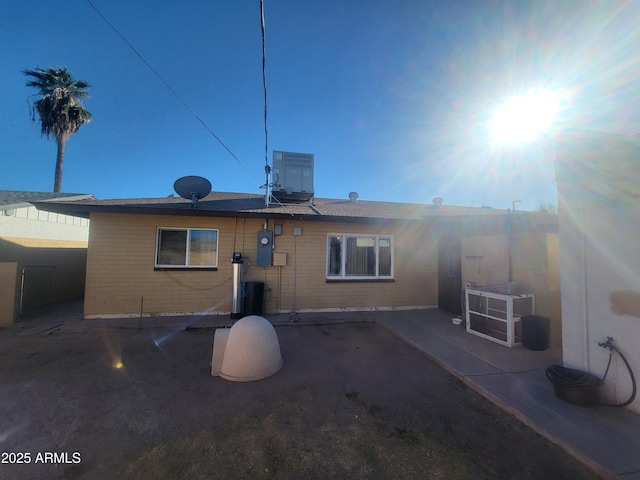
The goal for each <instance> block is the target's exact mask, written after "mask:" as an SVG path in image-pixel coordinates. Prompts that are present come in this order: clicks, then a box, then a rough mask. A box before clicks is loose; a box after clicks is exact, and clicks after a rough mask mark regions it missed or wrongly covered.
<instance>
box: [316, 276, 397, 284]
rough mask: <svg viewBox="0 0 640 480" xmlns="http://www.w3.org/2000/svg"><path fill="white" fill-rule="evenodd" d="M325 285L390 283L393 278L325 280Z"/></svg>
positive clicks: (393, 280)
mask: <svg viewBox="0 0 640 480" xmlns="http://www.w3.org/2000/svg"><path fill="white" fill-rule="evenodd" d="M325 281H326V283H392V282H395V281H396V280H395V279H394V278H342V277H341V278H327V279H325Z"/></svg>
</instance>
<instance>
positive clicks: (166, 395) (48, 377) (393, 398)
mask: <svg viewBox="0 0 640 480" xmlns="http://www.w3.org/2000/svg"><path fill="white" fill-rule="evenodd" d="M276 331H277V334H278V337H279V340H280V345H281V350H282V356H283V359H284V367H283V369H282V370H281V371H280V372H279V373H277V374H276V375H275V376H273V377H271V378H268V379H265V380H261V381H258V382H251V383H234V382H229V381H226V380H223V379H221V378H217V377H211V376H210V373H209V362H210V359H211V349H212V340H213V332H212V331H202V330H201V331H196V332H187V331H183V330H179V331H170V330H150V329H144V330H137V329H110V330H99V329H87V330H85V331H80V332H75V333H68V332H66V333H65V332H53V333H51V332H49V333H47V332H45V333H33V332H29V331H26V330H18V329H15V328H13V329H8V330H4V331H0V390H1V394H0V452H2V458H1V459H0V461H1V462H2V463H0V478H3V479H52V478H64V479H103V478H104V479H122V478H125V479H128V478H130V479H144V478H159V479H161V478H167V479H198V478H215V479H218V478H219V479H236V478H238V479H242V478H250V479H262V478H265V479H267V478H268V479H271V478H274V479H329V478H336V479H347V478H348V479H414V478H415V479H474V480H475V479H514V478H518V479H550V478H553V479H556V480H560V479H571V480H575V479H582V478H584V479H595V478H598V477H597V476H596V475H595V474H593V473H591V472H590V471H588V470H586V469H585V468H583V467H582V466H581V465H580V464H579V463H578V462H577V461H575V460H574V459H572V458H571V457H570V456H568V455H567V454H565V453H564V452H562V451H561V450H560V449H559V448H557V447H556V446H554V445H553V444H551V443H549V442H548V441H547V440H546V439H544V438H542V437H541V436H539V435H537V434H536V433H534V432H533V431H532V430H530V429H529V428H528V427H526V426H525V425H523V424H522V423H520V422H519V421H518V420H516V419H515V418H513V417H511V416H510V415H508V414H506V413H504V412H503V411H502V410H500V409H499V408H497V407H496V406H494V405H493V404H492V403H490V402H489V401H488V400H486V399H485V398H483V397H482V396H480V395H479V394H477V393H476V392H474V391H473V390H471V389H469V388H468V387H466V386H465V385H463V384H462V383H461V382H460V381H458V380H457V379H455V378H454V377H452V376H451V375H449V374H448V373H446V372H445V371H444V370H442V369H441V368H440V367H438V366H437V365H435V364H434V363H432V362H431V361H430V360H429V359H427V358H426V357H425V356H424V355H422V354H420V353H419V352H418V351H416V350H414V349H413V348H411V347H410V346H408V345H406V344H405V343H403V342H402V341H401V340H399V339H397V338H396V337H394V336H393V335H391V334H390V333H388V332H387V331H386V330H384V329H383V328H382V327H380V326H378V325H376V324H374V323H349V324H338V325H324V326H317V325H316V326H283V327H277V328H276ZM118 367H120V368H118ZM27 454H28V455H27ZM27 457H28V463H27ZM20 459H22V461H23V463H15V462H17V461H19V460H20Z"/></svg>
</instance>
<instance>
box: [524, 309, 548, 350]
mask: <svg viewBox="0 0 640 480" xmlns="http://www.w3.org/2000/svg"><path fill="white" fill-rule="evenodd" d="M522 346H523V347H527V348H529V349H531V350H546V349H547V348H549V319H548V318H546V317H539V316H538V315H525V316H524V317H522Z"/></svg>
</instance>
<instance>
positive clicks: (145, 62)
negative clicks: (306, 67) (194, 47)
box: [87, 0, 267, 183]
mask: <svg viewBox="0 0 640 480" xmlns="http://www.w3.org/2000/svg"><path fill="white" fill-rule="evenodd" d="M87 3H89V5H91V6H92V7H93V9H94V10H95V11H96V12H97V13H98V15H100V17H102V19H103V20H104V21H105V22H106V23H107V25H109V26H110V27H111V28H112V29H113V31H114V32H116V34H118V36H119V37H120V38H121V39H122V40H123V41H124V43H126V44H127V45H128V46H129V48H130V49H131V50H132V51H133V53H135V54H136V55H137V56H138V57H139V58H140V60H142V61H143V62H144V64H145V65H146V66H147V67H149V70H151V71H152V72H153V74H154V75H155V76H156V77H158V79H159V80H160V81H161V82H162V83H163V84H164V86H165V87H167V88H168V89H169V91H170V92H171V93H173V95H174V96H175V97H176V98H177V99H178V101H179V102H180V103H181V104H182V105H183V106H184V107H185V108H186V109H187V110H189V112H191V114H192V115H193V116H194V117H195V118H196V119H197V120H198V121H199V122H200V123H201V124H202V126H203V127H204V128H205V129H206V130H207V131H208V132H209V133H210V134H211V135H212V136H213V138H215V139H216V140H217V141H218V143H219V144H220V145H222V146H223V147H224V149H225V150H226V151H227V152H229V154H230V155H231V156H232V157H233V158H234V159H235V161H236V162H238V164H239V165H240V166H241V167H242V168H244V169H245V170H246V172H247V173H248V174H249V175H250V176H251V177H252V178H253V179H254V180H255V181H256V182H257V183H260V181H259V180H258V179H257V178H256V177H255V175H253V173H251V171H250V170H249V169H248V168H247V167H246V166H245V165H244V164H243V163H242V162H241V161H240V159H239V158H238V157H237V156H236V155H235V154H234V153H233V152H232V151H231V149H230V148H229V147H227V145H225V143H224V142H223V141H222V140H221V139H220V137H218V136H217V135H216V134H215V133H214V132H213V130H211V128H209V126H208V125H207V124H206V123H205V122H204V120H202V118H200V116H199V115H198V114H197V113H196V112H195V111H194V110H193V109H192V108H191V107H190V106H189V105H188V104H187V103H186V102H185V101H184V100H183V99H182V97H180V95H178V93H177V92H176V91H175V90H174V89H173V88H172V87H171V85H169V82H167V81H166V80H165V79H164V78H163V77H162V75H160V73H158V71H157V70H156V69H155V68H153V66H152V65H151V64H150V63H149V62H148V61H147V59H146V58H144V56H143V55H142V54H141V53H140V52H138V50H136V47H134V46H133V45H132V44H131V42H129V40H127V38H126V37H125V36H124V35H123V34H122V33H120V31H119V30H118V29H117V28H116V27H115V26H114V25H113V24H112V23H111V22H110V21H109V19H108V18H107V17H105V16H104V14H103V13H102V12H101V11H100V10H99V9H98V7H96V6H95V5H94V4H93V2H92V1H91V0H87ZM261 3H262V0H261ZM262 34H263V43H262V51H263V60H262V68H263V75H264V18H263V30H262ZM265 82H266V80H265ZM266 95H267V92H266V83H265V132H266V128H267V127H266V115H267V111H266V108H267V107H266ZM265 149H266V147H265ZM265 158H266V151H265Z"/></svg>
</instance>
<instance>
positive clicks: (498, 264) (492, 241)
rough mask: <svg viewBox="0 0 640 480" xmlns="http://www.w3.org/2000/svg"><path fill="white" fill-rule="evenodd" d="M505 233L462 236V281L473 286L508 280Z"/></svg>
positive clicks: (496, 283)
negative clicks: (471, 283)
mask: <svg viewBox="0 0 640 480" xmlns="http://www.w3.org/2000/svg"><path fill="white" fill-rule="evenodd" d="M507 242H508V239H507V235H504V234H483V235H470V236H465V237H463V238H462V281H463V282H473V284H474V285H475V286H478V287H482V286H489V285H501V284H505V283H507V282H508V281H509V256H508V249H507Z"/></svg>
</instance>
